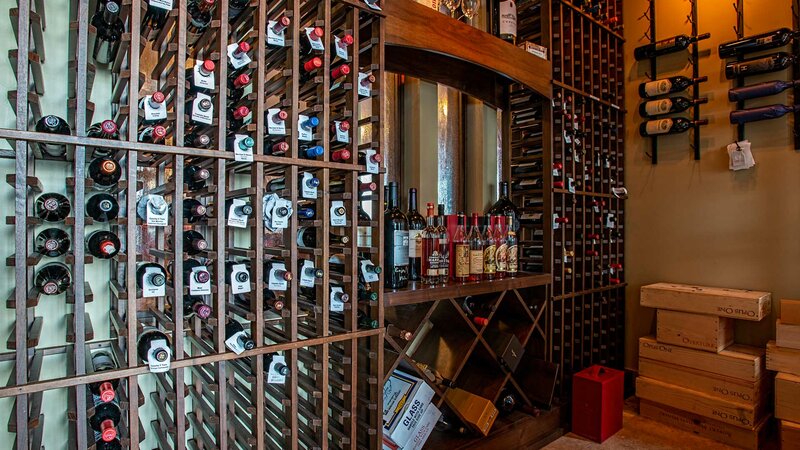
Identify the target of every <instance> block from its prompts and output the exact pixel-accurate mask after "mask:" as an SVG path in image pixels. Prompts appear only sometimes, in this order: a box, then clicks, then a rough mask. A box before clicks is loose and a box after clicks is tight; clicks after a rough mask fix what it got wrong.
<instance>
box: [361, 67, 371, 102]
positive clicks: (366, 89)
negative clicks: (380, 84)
mask: <svg viewBox="0 0 800 450" xmlns="http://www.w3.org/2000/svg"><path fill="white" fill-rule="evenodd" d="M367 78H369V74H368V73H364V72H358V95H360V96H362V97H369V96H370V95H372V83H366V85H365V83H364V80H365V79H367Z"/></svg>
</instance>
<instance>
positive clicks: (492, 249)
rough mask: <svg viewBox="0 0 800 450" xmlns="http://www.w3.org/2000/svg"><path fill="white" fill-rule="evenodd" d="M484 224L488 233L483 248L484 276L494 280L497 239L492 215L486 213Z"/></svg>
mask: <svg viewBox="0 0 800 450" xmlns="http://www.w3.org/2000/svg"><path fill="white" fill-rule="evenodd" d="M484 226H485V227H486V235H485V237H484V242H485V247H484V249H483V277H484V278H485V279H487V280H494V278H495V275H496V273H497V260H496V259H495V258H496V257H497V239H496V238H495V235H494V228H493V227H492V216H491V215H486V219H485V223H484Z"/></svg>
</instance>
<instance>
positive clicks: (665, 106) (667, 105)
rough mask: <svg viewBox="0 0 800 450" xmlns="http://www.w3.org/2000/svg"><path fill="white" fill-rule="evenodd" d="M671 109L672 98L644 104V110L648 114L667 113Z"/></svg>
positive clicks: (658, 114)
mask: <svg viewBox="0 0 800 450" xmlns="http://www.w3.org/2000/svg"><path fill="white" fill-rule="evenodd" d="M671 109H672V100H670V99H668V98H665V99H663V100H654V101H652V102H647V103H645V105H644V110H645V112H646V113H647V115H648V116H660V115H662V114H668V113H669V112H670V110H671Z"/></svg>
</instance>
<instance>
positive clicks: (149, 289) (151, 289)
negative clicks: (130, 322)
mask: <svg viewBox="0 0 800 450" xmlns="http://www.w3.org/2000/svg"><path fill="white" fill-rule="evenodd" d="M161 273H162V272H161V269H159V268H157V267H148V268H147V269H145V270H144V279H145V280H148V279H149V278H150V275H151V274H161ZM142 284H143V286H142V297H145V298H146V297H163V296H165V295H167V286H166V284H162V285H161V286H153V285H152V284H150V283H149V282H146V281H145V282H144V283H142Z"/></svg>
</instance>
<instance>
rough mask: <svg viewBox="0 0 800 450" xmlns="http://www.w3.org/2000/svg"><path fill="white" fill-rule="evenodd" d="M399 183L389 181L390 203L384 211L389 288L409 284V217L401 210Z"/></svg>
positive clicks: (386, 280)
mask: <svg viewBox="0 0 800 450" xmlns="http://www.w3.org/2000/svg"><path fill="white" fill-rule="evenodd" d="M398 197H399V195H398V192H397V183H396V182H390V183H389V204H388V208H387V209H386V212H385V213H384V232H383V234H384V236H385V239H384V246H383V250H384V252H385V255H386V256H385V261H384V264H383V265H384V267H386V274H385V276H384V283H385V285H386V287H387V288H389V289H400V288H404V287H406V286H407V285H408V219H407V218H406V215H405V214H403V212H402V211H400V208H399V198H398Z"/></svg>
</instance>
